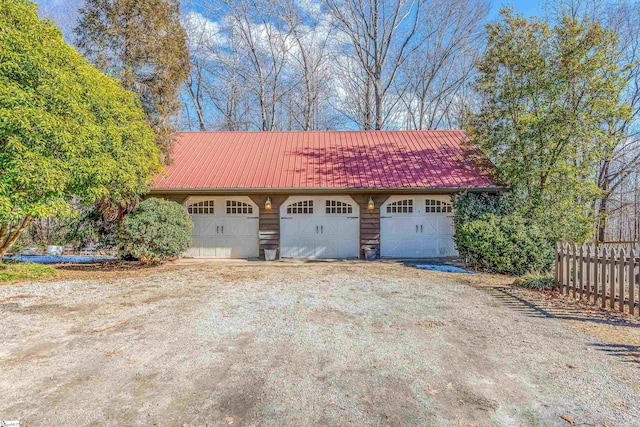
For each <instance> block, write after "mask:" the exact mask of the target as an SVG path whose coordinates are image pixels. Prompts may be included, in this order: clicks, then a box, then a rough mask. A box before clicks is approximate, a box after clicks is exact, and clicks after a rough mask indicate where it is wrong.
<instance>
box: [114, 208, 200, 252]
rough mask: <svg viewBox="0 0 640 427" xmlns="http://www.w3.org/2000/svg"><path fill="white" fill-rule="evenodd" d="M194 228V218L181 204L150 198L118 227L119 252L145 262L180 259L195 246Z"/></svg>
mask: <svg viewBox="0 0 640 427" xmlns="http://www.w3.org/2000/svg"><path fill="white" fill-rule="evenodd" d="M192 227H193V224H192V222H191V217H189V214H188V213H187V211H186V210H185V209H184V208H183V207H182V206H180V205H179V204H178V203H175V202H170V201H167V200H162V199H156V198H150V199H147V200H145V201H143V202H142V203H140V204H139V205H138V207H137V208H136V209H135V210H134V211H133V212H132V213H130V214H129V215H127V216H126V217H125V218H124V219H123V221H122V224H121V225H120V227H119V228H118V234H117V245H118V252H119V254H120V255H121V256H123V257H133V258H137V259H139V260H140V261H143V262H158V261H164V260H168V259H171V258H175V257H178V256H180V255H181V254H182V253H183V252H184V251H185V250H186V249H187V248H188V247H189V245H191V228H192Z"/></svg>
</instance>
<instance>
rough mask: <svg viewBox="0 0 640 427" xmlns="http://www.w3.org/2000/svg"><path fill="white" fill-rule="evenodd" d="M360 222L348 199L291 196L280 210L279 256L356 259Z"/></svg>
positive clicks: (354, 208)
mask: <svg viewBox="0 0 640 427" xmlns="http://www.w3.org/2000/svg"><path fill="white" fill-rule="evenodd" d="M359 219H360V209H359V207H358V204H357V203H356V202H354V201H353V200H352V199H351V198H350V197H298V196H296V197H290V198H289V199H287V201H286V202H285V203H283V204H282V206H281V207H280V256H281V257H283V258H357V257H358V255H359V250H360V244H359V239H360V221H359Z"/></svg>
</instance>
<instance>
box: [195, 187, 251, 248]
mask: <svg viewBox="0 0 640 427" xmlns="http://www.w3.org/2000/svg"><path fill="white" fill-rule="evenodd" d="M186 206H187V210H188V211H189V214H191V219H192V220H193V236H192V242H191V247H190V248H189V249H188V250H187V252H186V254H185V256H188V257H202V258H257V257H258V207H257V206H256V205H255V204H254V203H253V202H252V201H251V199H249V198H248V197H235V198H224V197H212V198H207V199H206V200H202V198H198V199H195V200H194V199H190V200H188V201H187V203H186Z"/></svg>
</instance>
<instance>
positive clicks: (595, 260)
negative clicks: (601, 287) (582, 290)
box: [593, 247, 600, 304]
mask: <svg viewBox="0 0 640 427" xmlns="http://www.w3.org/2000/svg"><path fill="white" fill-rule="evenodd" d="M599 276H600V257H599V256H598V248H597V247H594V248H593V303H594V304H598V292H599V291H598V283H599V282H598V280H599Z"/></svg>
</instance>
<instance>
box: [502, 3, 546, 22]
mask: <svg viewBox="0 0 640 427" xmlns="http://www.w3.org/2000/svg"><path fill="white" fill-rule="evenodd" d="M509 4H512V5H513V6H514V9H515V10H516V12H520V13H522V14H523V15H524V16H526V17H528V16H531V15H542V4H543V2H542V1H540V0H513V1H505V2H502V1H493V2H492V5H491V6H492V7H491V15H492V16H491V17H492V18H493V17H495V16H496V15H497V14H498V10H499V9H500V7H502V5H509Z"/></svg>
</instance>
